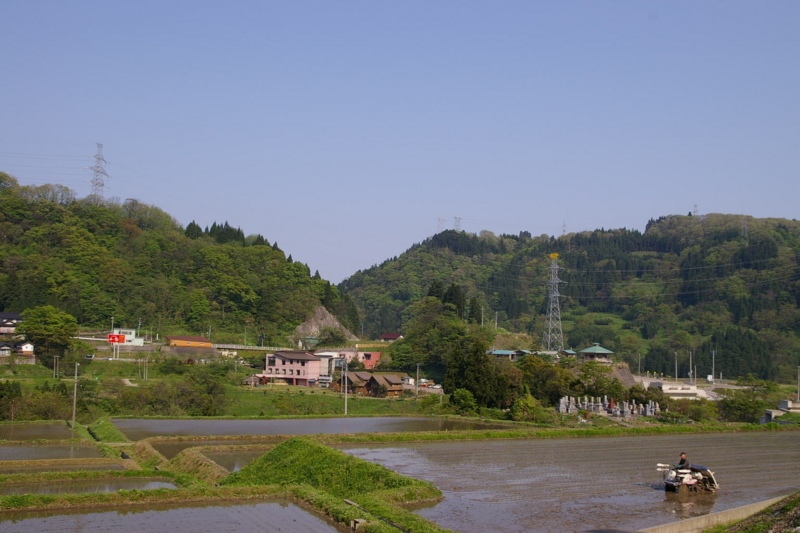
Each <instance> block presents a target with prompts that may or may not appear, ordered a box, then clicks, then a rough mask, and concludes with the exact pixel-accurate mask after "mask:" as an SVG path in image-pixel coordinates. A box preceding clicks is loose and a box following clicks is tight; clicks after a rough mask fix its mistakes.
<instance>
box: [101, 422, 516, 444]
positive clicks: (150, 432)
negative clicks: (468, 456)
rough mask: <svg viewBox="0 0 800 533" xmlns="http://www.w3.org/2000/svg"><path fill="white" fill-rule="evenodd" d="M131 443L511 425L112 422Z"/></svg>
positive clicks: (458, 429) (473, 423) (462, 428)
mask: <svg viewBox="0 0 800 533" xmlns="http://www.w3.org/2000/svg"><path fill="white" fill-rule="evenodd" d="M111 422H112V423H113V424H114V425H115V426H117V428H119V429H120V431H122V432H123V433H124V434H125V436H126V437H128V438H129V439H130V440H141V439H146V438H149V437H158V436H161V437H171V436H172V437H176V436H208V435H311V434H315V433H326V434H331V433H397V432H401V431H463V430H472V429H504V428H507V427H508V426H507V425H503V424H488V423H483V422H471V421H466V420H448V419H441V418H401V417H397V418H395V417H374V418H306V419H286V420H188V419H187V420H169V419H165V420H151V419H136V418H130V419H128V418H118V419H113V420H112V421H111Z"/></svg>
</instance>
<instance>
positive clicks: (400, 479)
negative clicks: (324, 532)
mask: <svg viewBox="0 0 800 533" xmlns="http://www.w3.org/2000/svg"><path fill="white" fill-rule="evenodd" d="M268 484H278V485H281V486H286V487H288V486H295V485H301V486H307V487H308V489H305V490H311V491H319V492H321V493H323V494H316V496H315V498H321V499H322V500H324V501H325V502H327V503H324V504H320V503H319V502H317V503H315V501H314V499H312V500H311V501H309V503H310V504H312V506H315V508H318V509H319V508H320V506H321V507H322V509H321V510H324V511H325V512H326V514H329V515H330V516H332V517H334V518H335V519H336V520H337V521H341V519H340V518H336V517H335V513H332V512H331V511H330V509H329V508H328V505H329V504H330V505H334V504H335V505H336V508H337V509H340V511H341V512H344V511H345V509H346V507H343V506H342V505H341V502H342V501H343V500H345V499H347V500H350V501H354V502H355V503H357V504H358V505H359V506H360V507H361V509H358V508H356V509H357V510H358V511H359V512H358V513H355V515H359V514H360V515H362V516H360V518H365V519H368V520H370V521H372V522H373V524H372V526H371V527H372V528H373V530H374V531H383V530H384V529H387V528H388V530H393V529H392V528H389V526H386V525H385V524H384V523H381V522H378V520H379V519H383V520H390V521H391V522H394V523H396V524H398V525H400V526H401V527H403V528H405V529H407V530H411V531H415V532H435V531H444V530H443V529H442V528H440V527H439V526H437V525H436V524H433V523H432V522H429V521H427V520H426V519H424V518H422V517H420V516H418V515H414V514H413V513H411V512H409V511H406V510H405V509H403V508H402V507H400V506H399V505H397V504H400V503H412V502H419V501H425V500H437V499H439V498H441V492H440V491H439V489H437V488H436V487H435V486H434V485H433V484H431V483H428V482H426V481H420V480H416V479H412V478H409V477H406V476H401V475H400V474H397V473H395V472H392V471H391V470H389V469H388V468H385V467H383V466H381V465H378V464H374V463H371V462H369V461H365V460H363V459H359V458H356V457H353V456H350V455H347V454H346V453H344V452H341V451H339V450H334V449H331V448H329V447H327V446H324V445H322V444H319V443H316V442H313V441H312V440H311V439H309V438H304V437H296V438H293V439H290V440H288V441H286V442H283V443H281V444H279V445H277V446H276V447H275V448H274V449H273V450H271V451H269V452H267V453H266V454H264V455H263V456H261V457H260V458H258V459H256V460H255V461H253V462H252V463H250V464H249V465H247V466H246V467H245V468H243V469H242V470H240V471H238V472H234V473H233V474H231V475H230V476H228V477H227V478H225V479H223V480H222V481H220V485H221V486H223V487H240V486H245V487H252V486H261V485H268ZM295 490H296V489H295ZM364 513H367V516H363V515H364ZM346 514H347V515H348V516H354V515H353V513H352V510H347V512H346ZM370 515H371V516H370ZM350 519H352V518H350ZM345 523H346V522H345Z"/></svg>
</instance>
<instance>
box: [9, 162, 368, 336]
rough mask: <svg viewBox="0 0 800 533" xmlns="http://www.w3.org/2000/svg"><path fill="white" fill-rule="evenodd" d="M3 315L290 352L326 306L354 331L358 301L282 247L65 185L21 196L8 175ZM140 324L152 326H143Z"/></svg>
mask: <svg viewBox="0 0 800 533" xmlns="http://www.w3.org/2000/svg"><path fill="white" fill-rule="evenodd" d="M0 262H1V263H2V271H0V309H2V310H4V311H10V312H23V311H25V310H27V309H32V308H36V307H41V306H53V307H55V308H57V309H59V310H61V311H63V312H65V313H68V314H69V315H71V316H73V317H75V319H76V321H77V323H78V325H79V326H80V328H81V329H82V330H87V329H92V328H96V329H101V330H108V329H109V328H110V320H111V317H114V321H115V324H116V326H117V327H129V328H130V327H136V326H138V325H139V324H141V329H142V330H143V331H150V332H152V333H153V334H154V335H155V333H157V332H158V333H161V334H162V335H163V334H167V333H176V334H180V333H183V334H193V335H204V336H210V337H211V338H212V339H213V340H215V341H216V342H235V343H241V342H242V340H243V334H244V328H245V327H247V328H248V330H249V333H248V337H249V340H250V342H251V343H253V344H264V345H265V346H269V345H279V346H281V345H287V343H288V342H290V336H291V334H292V332H293V331H294V328H295V327H297V326H298V325H299V324H300V323H301V322H303V321H304V320H305V319H306V318H308V316H309V315H310V314H311V312H312V310H313V309H314V308H316V307H317V306H319V305H320V304H322V305H324V306H325V307H326V308H327V309H328V310H329V311H331V312H332V313H334V315H336V316H337V317H338V318H339V320H340V321H341V322H342V323H343V324H344V325H345V326H346V327H348V328H352V329H353V330H355V329H356V326H357V325H358V324H359V322H360V319H359V316H358V311H357V309H356V308H355V306H354V305H353V304H352V302H351V301H350V300H349V297H347V296H345V295H342V294H340V292H339V290H338V289H337V288H336V287H335V286H333V285H331V284H330V283H329V282H327V281H325V280H323V279H322V278H321V277H320V276H319V273H315V274H313V275H312V274H311V272H310V271H309V268H308V266H306V265H305V264H302V263H299V262H295V261H293V260H292V257H291V255H288V256H287V255H286V254H285V253H284V252H283V251H282V250H281V249H280V247H279V246H278V243H277V242H273V243H269V242H268V241H267V239H266V238H264V237H263V236H262V235H248V236H245V234H244V233H243V231H242V230H241V229H239V228H234V227H231V226H230V225H229V224H228V223H227V222H223V223H214V224H212V226H211V227H208V228H205V229H202V228H200V227H199V225H198V224H196V223H195V222H191V223H189V224H188V225H187V226H186V228H182V227H181V225H180V224H178V222H177V221H176V220H175V219H173V218H172V217H171V216H170V215H168V214H167V213H165V212H164V211H162V210H161V209H159V208H157V207H154V206H150V205H146V204H143V203H141V202H139V201H137V200H134V199H128V200H125V201H124V202H119V201H116V200H102V199H100V198H96V197H91V196H90V197H87V198H83V199H78V198H76V196H75V194H74V193H73V192H72V191H71V190H70V189H68V188H66V187H63V186H61V185H42V186H20V185H19V184H18V183H17V181H16V180H15V179H14V178H13V177H11V176H9V175H8V174H3V173H0ZM140 321H141V322H140Z"/></svg>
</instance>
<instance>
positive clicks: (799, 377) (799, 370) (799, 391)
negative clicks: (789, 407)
mask: <svg viewBox="0 0 800 533" xmlns="http://www.w3.org/2000/svg"><path fill="white" fill-rule="evenodd" d="M797 403H800V365H798V366H797Z"/></svg>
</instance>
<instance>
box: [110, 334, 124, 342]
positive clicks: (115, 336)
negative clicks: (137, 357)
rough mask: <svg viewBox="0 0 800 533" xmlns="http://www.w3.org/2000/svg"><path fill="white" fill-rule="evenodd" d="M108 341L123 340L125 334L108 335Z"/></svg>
mask: <svg viewBox="0 0 800 533" xmlns="http://www.w3.org/2000/svg"><path fill="white" fill-rule="evenodd" d="M108 342H118V343H122V342H125V335H109V336H108Z"/></svg>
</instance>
